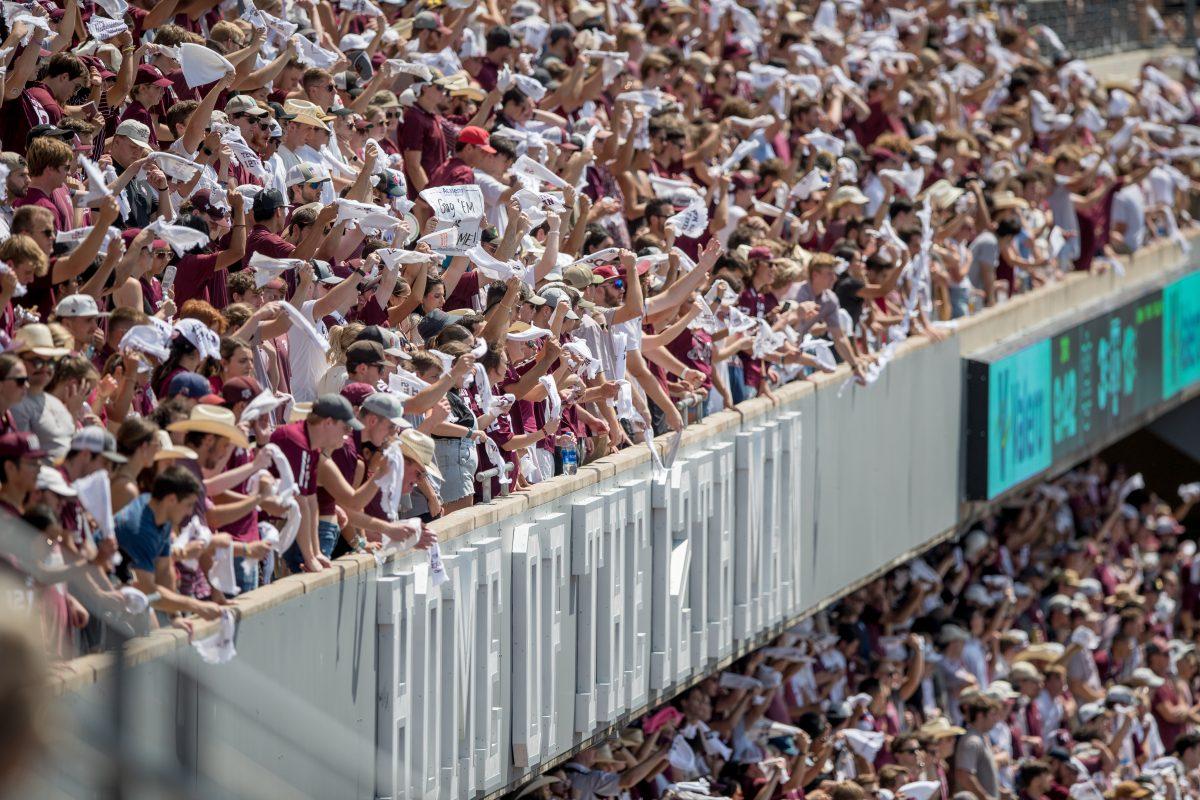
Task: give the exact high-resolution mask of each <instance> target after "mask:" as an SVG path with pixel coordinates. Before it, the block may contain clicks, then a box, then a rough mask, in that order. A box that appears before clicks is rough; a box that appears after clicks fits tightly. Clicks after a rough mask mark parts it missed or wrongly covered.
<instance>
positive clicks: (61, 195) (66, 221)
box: [13, 186, 75, 231]
mask: <svg viewBox="0 0 1200 800" xmlns="http://www.w3.org/2000/svg"><path fill="white" fill-rule="evenodd" d="M21 206H40V207H42V208H44V209H46V210H47V211H49V212H50V213H51V214H53V215H54V224H55V226H56V228H57V230H59V231H69V230H71V229H72V228H74V227H75V220H74V206H72V204H71V193H70V192H69V191H67V189H66V187H65V186H59V187H58V188H57V189H55V190H54V191H53V192H52V193H50V194H46V193H45V192H43V191H42V190H41V189H39V188H38V187H36V186H30V187H29V188H28V189H26V190H25V196H24V197H18V198H17V199H16V200H14V201H13V208H20V207H21Z"/></svg>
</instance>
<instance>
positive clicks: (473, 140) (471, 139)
mask: <svg viewBox="0 0 1200 800" xmlns="http://www.w3.org/2000/svg"><path fill="white" fill-rule="evenodd" d="M491 140H492V137H491V134H489V133H488V132H487V131H485V130H484V129H483V128H479V127H476V126H474V125H468V126H467V127H465V128H463V129H462V132H461V133H459V134H458V143H459V144H473V145H475V146H476V147H478V148H479V149H480V150H482V151H483V152H485V153H495V152H496V148H494V147H492V145H491Z"/></svg>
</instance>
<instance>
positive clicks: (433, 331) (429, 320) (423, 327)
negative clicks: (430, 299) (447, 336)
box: [417, 308, 453, 341]
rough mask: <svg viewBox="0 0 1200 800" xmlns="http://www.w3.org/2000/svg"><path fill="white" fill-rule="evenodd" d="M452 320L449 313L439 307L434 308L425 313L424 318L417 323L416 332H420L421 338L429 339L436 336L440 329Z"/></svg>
mask: <svg viewBox="0 0 1200 800" xmlns="http://www.w3.org/2000/svg"><path fill="white" fill-rule="evenodd" d="M451 322H453V320H452V319H450V315H449V314H447V313H446V312H445V311H442V310H441V309H436V308H435V309H434V310H433V311H430V312H429V313H428V314H426V315H425V318H424V319H422V320H421V321H420V322H418V323H417V333H419V334H421V338H422V339H424V340H425V341H429V340H430V339H432V338H433V337H435V336H437V335H438V334H439V333H441V332H442V330H443V329H444V328H445V327H446V326H447V325H449V324H450V323H451Z"/></svg>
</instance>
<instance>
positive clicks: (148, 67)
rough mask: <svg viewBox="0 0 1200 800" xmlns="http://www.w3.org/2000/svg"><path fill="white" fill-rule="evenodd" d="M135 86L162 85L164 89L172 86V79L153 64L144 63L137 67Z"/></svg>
mask: <svg viewBox="0 0 1200 800" xmlns="http://www.w3.org/2000/svg"><path fill="white" fill-rule="evenodd" d="M133 85H134V86H161V87H163V88H164V89H165V88H167V87H168V86H171V85H172V83H171V79H170V78H168V77H167V76H165V75H163V74H162V70H160V69H159V68H158V67H156V66H153V65H152V64H142V65H141V66H140V67H138V68H137V77H136V78H134V80H133Z"/></svg>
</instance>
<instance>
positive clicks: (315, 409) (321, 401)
mask: <svg viewBox="0 0 1200 800" xmlns="http://www.w3.org/2000/svg"><path fill="white" fill-rule="evenodd" d="M309 416H310V417H311V416H317V417H324V418H325V419H335V420H337V421H338V422H344V423H346V424H347V425H349V426H350V430H354V431H361V430H362V428H363V424H362V423H361V422H359V421H358V418H357V417H355V416H354V406H352V405H350V401H349V400H347V399H346V398H344V397H342V396H341V395H340V394H323V395H321V396H320V397H318V398H317V399H316V402H314V403H313V404H312V411H310V412H309Z"/></svg>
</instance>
